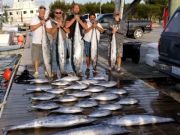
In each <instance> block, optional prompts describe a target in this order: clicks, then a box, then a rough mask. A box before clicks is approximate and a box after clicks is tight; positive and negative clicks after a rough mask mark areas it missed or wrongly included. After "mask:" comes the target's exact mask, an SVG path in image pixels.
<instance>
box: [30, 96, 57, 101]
mask: <svg viewBox="0 0 180 135" xmlns="http://www.w3.org/2000/svg"><path fill="white" fill-rule="evenodd" d="M55 97H56V96H55V95H52V94H44V95H41V96H36V97H31V99H32V100H41V101H45V100H51V99H53V98H55Z"/></svg>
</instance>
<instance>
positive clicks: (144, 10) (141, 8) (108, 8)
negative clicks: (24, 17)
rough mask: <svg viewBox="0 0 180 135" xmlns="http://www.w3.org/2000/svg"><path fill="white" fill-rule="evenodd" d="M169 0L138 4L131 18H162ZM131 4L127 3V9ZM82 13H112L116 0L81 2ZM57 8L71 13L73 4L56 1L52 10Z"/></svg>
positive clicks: (153, 0) (146, 0) (151, 0)
mask: <svg viewBox="0 0 180 135" xmlns="http://www.w3.org/2000/svg"><path fill="white" fill-rule="evenodd" d="M167 3H168V0H145V4H139V5H138V6H136V7H135V8H134V9H133V11H132V12H131V13H130V14H129V16H128V17H129V18H131V19H132V18H135V19H150V20H154V19H155V20H156V19H159V20H161V19H162V14H163V9H164V7H166V5H167ZM128 6H129V4H126V5H125V9H126V8H127V7H128ZM80 7H81V14H85V13H90V12H96V13H100V10H101V13H112V12H113V11H114V8H115V5H114V2H112V1H111V2H107V3H102V4H100V3H99V2H89V3H86V4H83V5H82V4H80ZM55 8H61V9H62V10H63V11H64V12H68V13H70V11H71V4H67V3H62V2H60V1H59V0H57V1H55V2H54V3H52V4H51V5H50V11H51V13H52V11H53V10H54V9H55Z"/></svg>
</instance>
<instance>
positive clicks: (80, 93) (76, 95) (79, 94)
mask: <svg viewBox="0 0 180 135" xmlns="http://www.w3.org/2000/svg"><path fill="white" fill-rule="evenodd" d="M68 95H71V96H75V97H77V98H83V97H88V96H90V95H91V93H89V92H86V91H79V92H73V93H69V94H68Z"/></svg>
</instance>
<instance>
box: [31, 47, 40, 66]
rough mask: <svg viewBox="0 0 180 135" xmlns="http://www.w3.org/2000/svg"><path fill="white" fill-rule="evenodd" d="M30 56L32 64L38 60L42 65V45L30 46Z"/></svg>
mask: <svg viewBox="0 0 180 135" xmlns="http://www.w3.org/2000/svg"><path fill="white" fill-rule="evenodd" d="M31 56H32V62H33V63H34V62H35V61H36V60H38V61H39V62H40V63H42V60H43V56H42V45H41V44H32V49H31Z"/></svg>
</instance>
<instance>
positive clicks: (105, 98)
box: [92, 93, 119, 101]
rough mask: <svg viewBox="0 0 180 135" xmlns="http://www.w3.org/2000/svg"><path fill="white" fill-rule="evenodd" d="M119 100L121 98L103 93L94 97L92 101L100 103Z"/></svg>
mask: <svg viewBox="0 0 180 135" xmlns="http://www.w3.org/2000/svg"><path fill="white" fill-rule="evenodd" d="M117 98H119V96H118V95H116V94H113V93H101V94H99V95H96V96H94V97H93V98H92V99H95V100H100V101H110V100H115V99H117Z"/></svg>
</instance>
